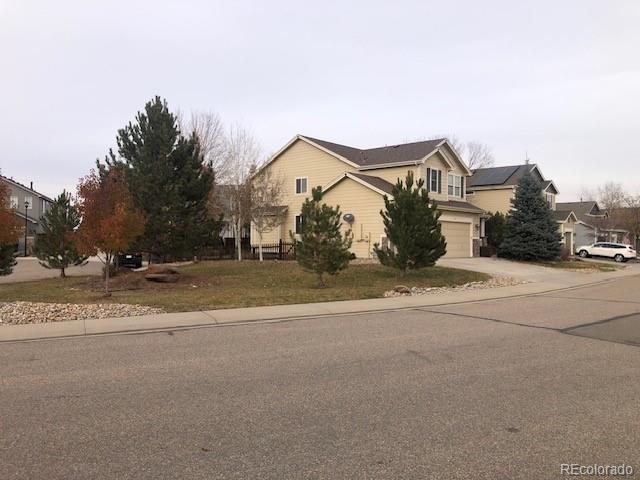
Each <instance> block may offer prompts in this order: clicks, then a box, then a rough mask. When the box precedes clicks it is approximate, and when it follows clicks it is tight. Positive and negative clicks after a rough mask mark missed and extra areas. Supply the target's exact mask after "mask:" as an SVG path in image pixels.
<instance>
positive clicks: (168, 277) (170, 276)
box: [144, 273, 180, 283]
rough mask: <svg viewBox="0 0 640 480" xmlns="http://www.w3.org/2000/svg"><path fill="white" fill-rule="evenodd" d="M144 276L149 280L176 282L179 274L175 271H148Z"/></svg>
mask: <svg viewBox="0 0 640 480" xmlns="http://www.w3.org/2000/svg"><path fill="white" fill-rule="evenodd" d="M144 278H146V279H147V280H149V281H150V282H159V283H176V282H177V281H178V280H179V279H180V275H178V274H175V273H148V274H147V275H145V276H144Z"/></svg>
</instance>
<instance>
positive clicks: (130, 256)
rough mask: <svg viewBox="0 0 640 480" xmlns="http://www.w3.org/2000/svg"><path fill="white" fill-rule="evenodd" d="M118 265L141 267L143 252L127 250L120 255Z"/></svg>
mask: <svg viewBox="0 0 640 480" xmlns="http://www.w3.org/2000/svg"><path fill="white" fill-rule="evenodd" d="M118 265H120V266H121V267H125V268H141V267H142V254H141V253H133V252H125V253H121V254H119V255H118Z"/></svg>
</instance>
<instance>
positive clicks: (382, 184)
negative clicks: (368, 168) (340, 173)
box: [350, 172, 393, 194]
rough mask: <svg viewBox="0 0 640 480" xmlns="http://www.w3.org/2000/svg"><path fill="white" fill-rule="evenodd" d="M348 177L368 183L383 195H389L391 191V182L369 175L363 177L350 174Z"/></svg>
mask: <svg viewBox="0 0 640 480" xmlns="http://www.w3.org/2000/svg"><path fill="white" fill-rule="evenodd" d="M350 175H353V176H354V177H358V178H359V179H360V180H362V181H363V182H366V183H368V184H369V185H371V186H372V187H375V188H377V189H378V190H382V191H383V192H384V193H388V194H391V190H392V189H393V184H392V183H391V182H387V181H386V180H384V179H382V178H380V177H373V176H371V175H363V174H361V173H355V172H350Z"/></svg>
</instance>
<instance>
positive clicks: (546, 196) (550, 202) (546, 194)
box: [544, 193, 553, 208]
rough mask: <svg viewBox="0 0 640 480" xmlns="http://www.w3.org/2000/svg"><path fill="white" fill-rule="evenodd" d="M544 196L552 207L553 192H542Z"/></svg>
mask: <svg viewBox="0 0 640 480" xmlns="http://www.w3.org/2000/svg"><path fill="white" fill-rule="evenodd" d="M544 198H545V200H546V201H547V203H548V204H549V206H550V207H552V208H553V194H551V193H545V194H544Z"/></svg>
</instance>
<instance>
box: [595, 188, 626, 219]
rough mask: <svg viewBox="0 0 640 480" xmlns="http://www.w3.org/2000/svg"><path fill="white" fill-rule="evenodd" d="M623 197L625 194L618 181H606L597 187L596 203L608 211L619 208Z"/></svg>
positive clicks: (622, 202)
mask: <svg viewBox="0 0 640 480" xmlns="http://www.w3.org/2000/svg"><path fill="white" fill-rule="evenodd" d="M625 197H626V194H625V192H624V189H623V188H622V184H620V183H615V182H607V183H605V184H604V185H603V186H601V187H600V188H598V203H599V204H600V206H601V207H604V209H605V210H608V211H609V213H613V212H614V211H615V210H617V209H619V208H620V207H621V206H622V205H623V204H624V201H625Z"/></svg>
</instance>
